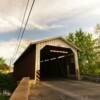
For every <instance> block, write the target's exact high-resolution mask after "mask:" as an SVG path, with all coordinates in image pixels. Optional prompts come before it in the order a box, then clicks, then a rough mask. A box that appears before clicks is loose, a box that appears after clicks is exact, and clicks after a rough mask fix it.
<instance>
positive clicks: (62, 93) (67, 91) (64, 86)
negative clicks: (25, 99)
mask: <svg viewBox="0 0 100 100" xmlns="http://www.w3.org/2000/svg"><path fill="white" fill-rule="evenodd" d="M29 100H100V84H96V83H91V82H83V81H72V80H62V81H43V82H41V83H40V85H38V86H34V87H33V88H32V89H31V91H30V96H29Z"/></svg>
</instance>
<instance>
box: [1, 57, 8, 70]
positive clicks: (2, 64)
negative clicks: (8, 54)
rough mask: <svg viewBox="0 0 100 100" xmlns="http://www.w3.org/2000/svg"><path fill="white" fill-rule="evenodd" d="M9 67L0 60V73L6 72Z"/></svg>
mask: <svg viewBox="0 0 100 100" xmlns="http://www.w3.org/2000/svg"><path fill="white" fill-rule="evenodd" d="M9 69H10V67H9V66H8V65H7V64H6V63H5V60H4V59H3V58H0V71H7V70H9Z"/></svg>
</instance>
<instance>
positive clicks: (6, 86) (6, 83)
mask: <svg viewBox="0 0 100 100" xmlns="http://www.w3.org/2000/svg"><path fill="white" fill-rule="evenodd" d="M16 86H17V84H16V82H15V81H14V80H13V76H12V73H9V74H4V73H0V89H1V90H8V91H9V92H13V91H14V89H15V88H16Z"/></svg>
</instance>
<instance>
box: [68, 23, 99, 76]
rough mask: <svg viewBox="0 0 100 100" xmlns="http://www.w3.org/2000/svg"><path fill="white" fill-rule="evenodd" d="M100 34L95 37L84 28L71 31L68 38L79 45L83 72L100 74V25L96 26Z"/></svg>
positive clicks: (81, 70)
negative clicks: (83, 29)
mask: <svg viewBox="0 0 100 100" xmlns="http://www.w3.org/2000/svg"><path fill="white" fill-rule="evenodd" d="M96 31H98V34H99V35H98V36H97V37H95V38H93V37H94V36H93V34H92V33H89V32H84V31H82V29H79V30H77V31H76V32H72V33H69V34H68V36H67V37H66V39H67V40H68V41H70V42H72V43H73V44H75V45H76V46H77V47H79V49H80V51H79V52H78V57H79V66H80V72H81V74H90V75H98V74H100V26H99V25H97V26H96Z"/></svg>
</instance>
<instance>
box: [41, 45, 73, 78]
mask: <svg viewBox="0 0 100 100" xmlns="http://www.w3.org/2000/svg"><path fill="white" fill-rule="evenodd" d="M40 53H41V57H40V60H41V62H40V79H41V80H48V79H65V78H69V77H71V76H74V78H75V63H74V56H73V52H72V50H71V49H68V48H62V47H56V46H50V45H47V46H45V47H44V48H43V49H42V50H41V52H40Z"/></svg>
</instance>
